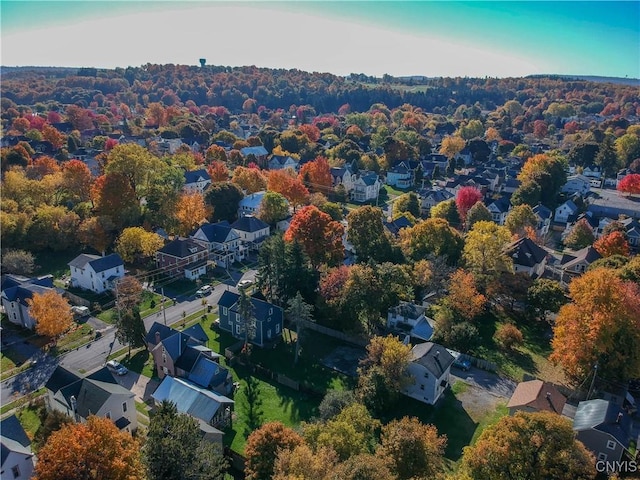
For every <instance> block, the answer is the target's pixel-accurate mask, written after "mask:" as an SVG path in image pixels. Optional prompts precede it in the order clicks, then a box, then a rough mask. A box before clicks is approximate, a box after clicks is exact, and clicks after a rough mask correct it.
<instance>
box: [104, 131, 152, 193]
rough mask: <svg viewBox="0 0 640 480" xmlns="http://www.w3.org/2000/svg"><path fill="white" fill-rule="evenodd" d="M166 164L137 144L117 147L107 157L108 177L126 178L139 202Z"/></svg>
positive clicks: (106, 168)
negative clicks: (116, 175)
mask: <svg viewBox="0 0 640 480" xmlns="http://www.w3.org/2000/svg"><path fill="white" fill-rule="evenodd" d="M164 166H165V164H164V163H163V162H162V161H161V160H160V159H159V158H158V157H155V156H154V155H152V154H151V153H150V152H149V150H147V149H146V148H144V147H141V146H140V145H138V144H135V143H125V144H119V145H116V146H115V147H114V148H113V149H112V150H111V151H110V152H109V154H108V155H107V162H106V166H105V169H104V172H105V174H106V175H111V174H120V175H122V176H124V177H125V178H126V179H127V181H128V183H129V186H130V187H131V189H132V190H133V191H134V192H135V195H136V198H137V199H138V201H139V200H140V199H141V198H142V197H144V196H145V195H146V194H147V191H148V187H149V186H150V185H151V184H152V183H153V181H154V180H155V178H156V175H157V174H158V173H159V172H161V171H162V170H163V167H164Z"/></svg>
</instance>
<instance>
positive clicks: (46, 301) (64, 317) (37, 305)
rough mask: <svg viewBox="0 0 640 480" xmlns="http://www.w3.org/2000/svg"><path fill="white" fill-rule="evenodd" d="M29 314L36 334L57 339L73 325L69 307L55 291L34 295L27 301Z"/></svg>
mask: <svg viewBox="0 0 640 480" xmlns="http://www.w3.org/2000/svg"><path fill="white" fill-rule="evenodd" d="M27 305H29V314H30V315H31V316H32V317H33V319H34V320H35V321H36V333H37V334H38V335H44V336H45V337H49V338H52V339H54V340H55V339H57V338H58V337H59V336H60V335H62V334H63V333H65V332H66V331H67V330H69V329H70V328H71V325H73V315H72V314H71V306H70V305H69V302H67V301H66V300H65V299H64V298H63V297H62V295H60V294H59V293H57V292H56V291H55V290H49V291H46V292H44V293H34V294H33V296H32V297H31V298H29V299H27Z"/></svg>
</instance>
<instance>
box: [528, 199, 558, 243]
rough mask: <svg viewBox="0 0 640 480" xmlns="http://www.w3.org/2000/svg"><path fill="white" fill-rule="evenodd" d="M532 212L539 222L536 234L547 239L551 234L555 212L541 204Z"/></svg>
mask: <svg viewBox="0 0 640 480" xmlns="http://www.w3.org/2000/svg"><path fill="white" fill-rule="evenodd" d="M532 210H533V213H534V214H535V216H536V219H537V220H538V223H537V224H536V234H537V235H538V237H540V238H545V236H546V235H547V233H549V227H550V226H551V219H552V218H553V212H552V211H551V210H550V209H548V208H547V207H545V206H544V205H542V204H541V203H539V204H537V205H536V206H535V207H533V208H532Z"/></svg>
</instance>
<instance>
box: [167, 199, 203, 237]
mask: <svg viewBox="0 0 640 480" xmlns="http://www.w3.org/2000/svg"><path fill="white" fill-rule="evenodd" d="M210 214H211V207H209V206H208V205H207V204H206V203H205V201H204V196H203V195H202V194H201V193H199V192H194V193H185V194H182V195H180V198H179V199H178V204H177V205H176V212H175V217H176V220H177V221H178V233H179V234H180V235H182V236H186V235H188V234H189V233H191V231H192V230H193V229H194V228H195V227H197V226H198V225H200V224H202V223H204V222H206V221H207V218H209V216H210Z"/></svg>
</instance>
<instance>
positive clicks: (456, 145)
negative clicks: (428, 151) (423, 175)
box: [440, 136, 465, 159]
mask: <svg viewBox="0 0 640 480" xmlns="http://www.w3.org/2000/svg"><path fill="white" fill-rule="evenodd" d="M464 146H465V141H464V138H462V137H451V136H450V137H445V138H443V139H442V145H441V146H440V153H441V154H442V155H445V156H446V157H447V158H449V159H451V158H453V157H455V156H456V155H457V154H458V153H460V152H461V151H462V149H463V148H464Z"/></svg>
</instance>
